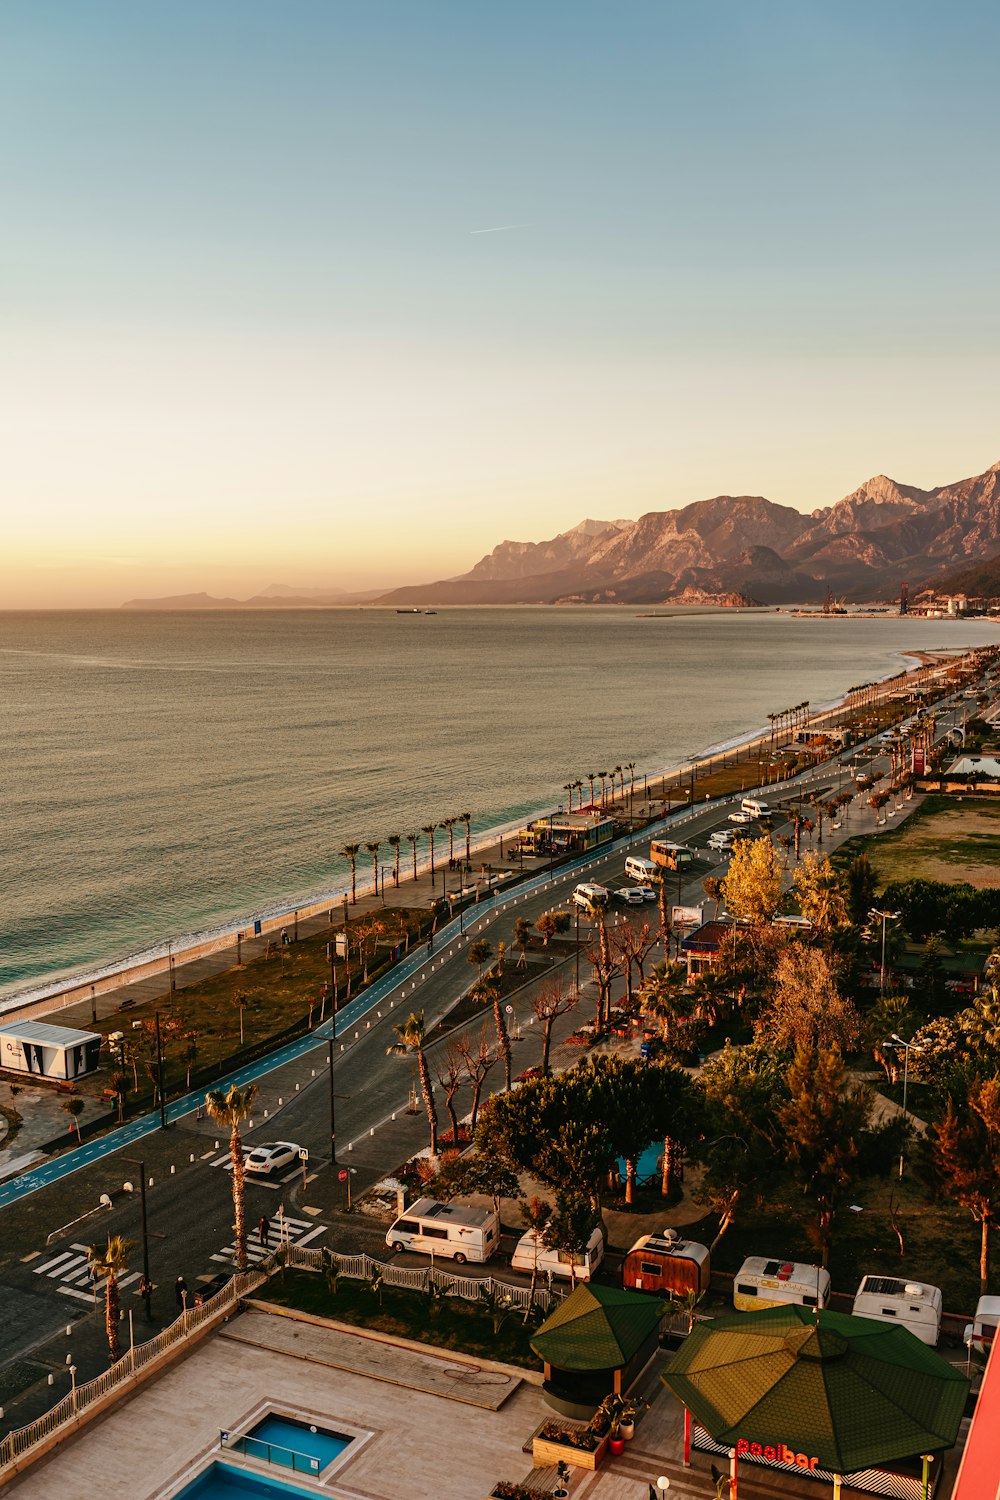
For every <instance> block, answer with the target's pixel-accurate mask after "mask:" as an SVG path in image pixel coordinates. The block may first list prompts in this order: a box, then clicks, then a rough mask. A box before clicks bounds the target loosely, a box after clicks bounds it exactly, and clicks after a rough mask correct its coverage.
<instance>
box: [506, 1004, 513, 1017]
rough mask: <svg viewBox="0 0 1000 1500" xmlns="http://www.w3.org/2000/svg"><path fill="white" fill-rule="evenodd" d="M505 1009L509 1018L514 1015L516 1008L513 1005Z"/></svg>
mask: <svg viewBox="0 0 1000 1500" xmlns="http://www.w3.org/2000/svg"><path fill="white" fill-rule="evenodd" d="M504 1009H505V1010H506V1012H507V1014H508V1015H509V1016H512V1015H513V1014H514V1007H513V1005H507V1006H505V1007H504Z"/></svg>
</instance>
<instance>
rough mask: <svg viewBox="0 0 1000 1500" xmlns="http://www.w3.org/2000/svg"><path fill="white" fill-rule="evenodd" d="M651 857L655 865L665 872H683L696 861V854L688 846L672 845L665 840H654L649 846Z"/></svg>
mask: <svg viewBox="0 0 1000 1500" xmlns="http://www.w3.org/2000/svg"><path fill="white" fill-rule="evenodd" d="M649 857H650V859H651V860H652V861H653V864H654V865H660V866H661V867H662V868H663V869H664V870H681V869H683V868H684V866H685V865H689V864H690V863H691V861H692V860H693V859H694V853H693V851H692V850H691V849H689V848H688V847H687V845H686V844H670V843H667V842H666V841H665V840H664V839H654V840H653V842H652V843H651V844H650V846H649Z"/></svg>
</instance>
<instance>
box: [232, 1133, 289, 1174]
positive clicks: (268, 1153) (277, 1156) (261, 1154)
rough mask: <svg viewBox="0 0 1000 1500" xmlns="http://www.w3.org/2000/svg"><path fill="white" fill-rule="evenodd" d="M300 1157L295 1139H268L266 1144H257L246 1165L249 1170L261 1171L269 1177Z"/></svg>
mask: <svg viewBox="0 0 1000 1500" xmlns="http://www.w3.org/2000/svg"><path fill="white" fill-rule="evenodd" d="M298 1159H299V1148H298V1146H296V1145H295V1143H294V1142H293V1141H268V1143H267V1144H266V1145H264V1146H255V1147H254V1148H253V1150H252V1151H251V1152H250V1154H249V1156H248V1157H247V1159H246V1162H245V1163H244V1165H245V1166H246V1169H247V1171H248V1172H260V1173H261V1174H262V1175H263V1176H265V1177H268V1176H270V1174H271V1173H272V1172H280V1171H281V1169H282V1167H287V1166H290V1165H291V1163H292V1162H297V1161H298Z"/></svg>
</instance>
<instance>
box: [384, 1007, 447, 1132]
mask: <svg viewBox="0 0 1000 1500" xmlns="http://www.w3.org/2000/svg"><path fill="white" fill-rule="evenodd" d="M392 1029H393V1031H394V1032H395V1033H396V1036H397V1037H398V1038H399V1042H398V1046H399V1047H401V1048H402V1049H403V1051H404V1052H415V1053H416V1056H417V1072H418V1073H419V1074H420V1088H421V1092H422V1093H423V1096H424V1110H425V1111H426V1114H427V1124H428V1126H429V1127H430V1147H431V1155H432V1156H437V1154H438V1117H437V1109H436V1107H435V1104H434V1086H433V1084H432V1083H431V1072H430V1068H429V1067H428V1066H427V1053H426V1050H425V1041H426V1031H425V1027H424V1013H423V1011H422V1010H411V1011H410V1014H409V1015H408V1016H407V1018H406V1020H405V1021H400V1022H399V1024H398V1025H397V1026H394V1027H393V1028H392ZM386 1050H387V1051H389V1052H392V1051H395V1050H396V1049H395V1048H394V1047H389V1048H387V1049H386ZM456 1144H457V1142H456Z"/></svg>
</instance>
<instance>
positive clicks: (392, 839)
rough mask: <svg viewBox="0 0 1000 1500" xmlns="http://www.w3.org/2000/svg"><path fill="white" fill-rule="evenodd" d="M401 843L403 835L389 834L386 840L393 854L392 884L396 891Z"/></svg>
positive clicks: (397, 887)
mask: <svg viewBox="0 0 1000 1500" xmlns="http://www.w3.org/2000/svg"><path fill="white" fill-rule="evenodd" d="M402 842H403V835H402V834H401V833H390V835H389V837H388V838H387V839H386V843H387V844H388V845H389V848H390V849H391V850H392V853H393V865H392V883H393V885H394V886H395V887H396V889H397V890H398V889H399V846H400V844H401V843H402Z"/></svg>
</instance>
